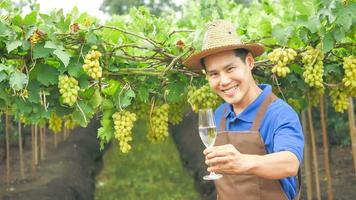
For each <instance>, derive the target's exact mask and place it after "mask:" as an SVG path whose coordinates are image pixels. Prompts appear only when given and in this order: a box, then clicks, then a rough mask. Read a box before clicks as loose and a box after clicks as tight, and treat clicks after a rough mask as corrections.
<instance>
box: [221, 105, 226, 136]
mask: <svg viewBox="0 0 356 200" xmlns="http://www.w3.org/2000/svg"><path fill="white" fill-rule="evenodd" d="M226 111H227V109H226V107H225V108H224V112H223V114H222V117H221V121H220V131H221V132H223V131H225V130H226V118H225V117H224V116H225V113H226Z"/></svg>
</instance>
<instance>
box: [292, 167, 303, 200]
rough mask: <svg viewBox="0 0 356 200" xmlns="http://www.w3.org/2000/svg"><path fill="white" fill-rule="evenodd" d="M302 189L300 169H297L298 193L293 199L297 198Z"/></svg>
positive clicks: (297, 199)
mask: <svg viewBox="0 0 356 200" xmlns="http://www.w3.org/2000/svg"><path fill="white" fill-rule="evenodd" d="M301 191H302V170H301V169H300V168H299V169H298V194H297V196H296V197H294V199H293V200H299V199H300V195H301Z"/></svg>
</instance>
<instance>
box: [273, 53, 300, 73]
mask: <svg viewBox="0 0 356 200" xmlns="http://www.w3.org/2000/svg"><path fill="white" fill-rule="evenodd" d="M296 56H297V52H296V51H294V49H284V48H283V49H282V48H277V49H274V50H273V52H271V53H270V54H268V59H269V60H270V61H272V62H273V63H275V65H274V66H273V67H272V73H275V74H277V76H279V77H286V76H287V74H289V73H290V72H291V71H290V69H289V67H288V66H287V65H288V64H289V63H291V62H293V61H294V60H295V57H296Z"/></svg>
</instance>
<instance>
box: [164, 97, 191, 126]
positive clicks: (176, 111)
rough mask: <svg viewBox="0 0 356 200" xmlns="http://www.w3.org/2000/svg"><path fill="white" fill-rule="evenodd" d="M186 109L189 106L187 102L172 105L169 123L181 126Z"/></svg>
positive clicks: (170, 106)
mask: <svg viewBox="0 0 356 200" xmlns="http://www.w3.org/2000/svg"><path fill="white" fill-rule="evenodd" d="M186 107H187V104H186V102H185V101H180V102H176V103H172V104H170V105H169V112H168V116H169V118H168V120H169V122H170V123H171V124H173V125H177V124H179V123H180V122H181V121H182V120H183V117H184V114H185V111H186V109H185V108H186Z"/></svg>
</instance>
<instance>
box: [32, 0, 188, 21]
mask: <svg viewBox="0 0 356 200" xmlns="http://www.w3.org/2000/svg"><path fill="white" fill-rule="evenodd" d="M173 1H174V2H175V3H176V4H178V5H180V4H182V2H183V1H184V0H173ZM37 2H38V3H39V4H40V10H41V12H45V13H46V12H49V11H51V10H52V9H60V8H63V11H64V12H68V11H70V10H72V8H73V7H74V6H77V8H78V10H79V11H80V12H88V13H89V14H90V15H92V16H96V17H98V18H99V19H103V20H105V19H107V18H108V16H107V15H106V14H104V13H103V12H102V11H100V10H99V8H100V6H101V4H102V2H103V0H37Z"/></svg>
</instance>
